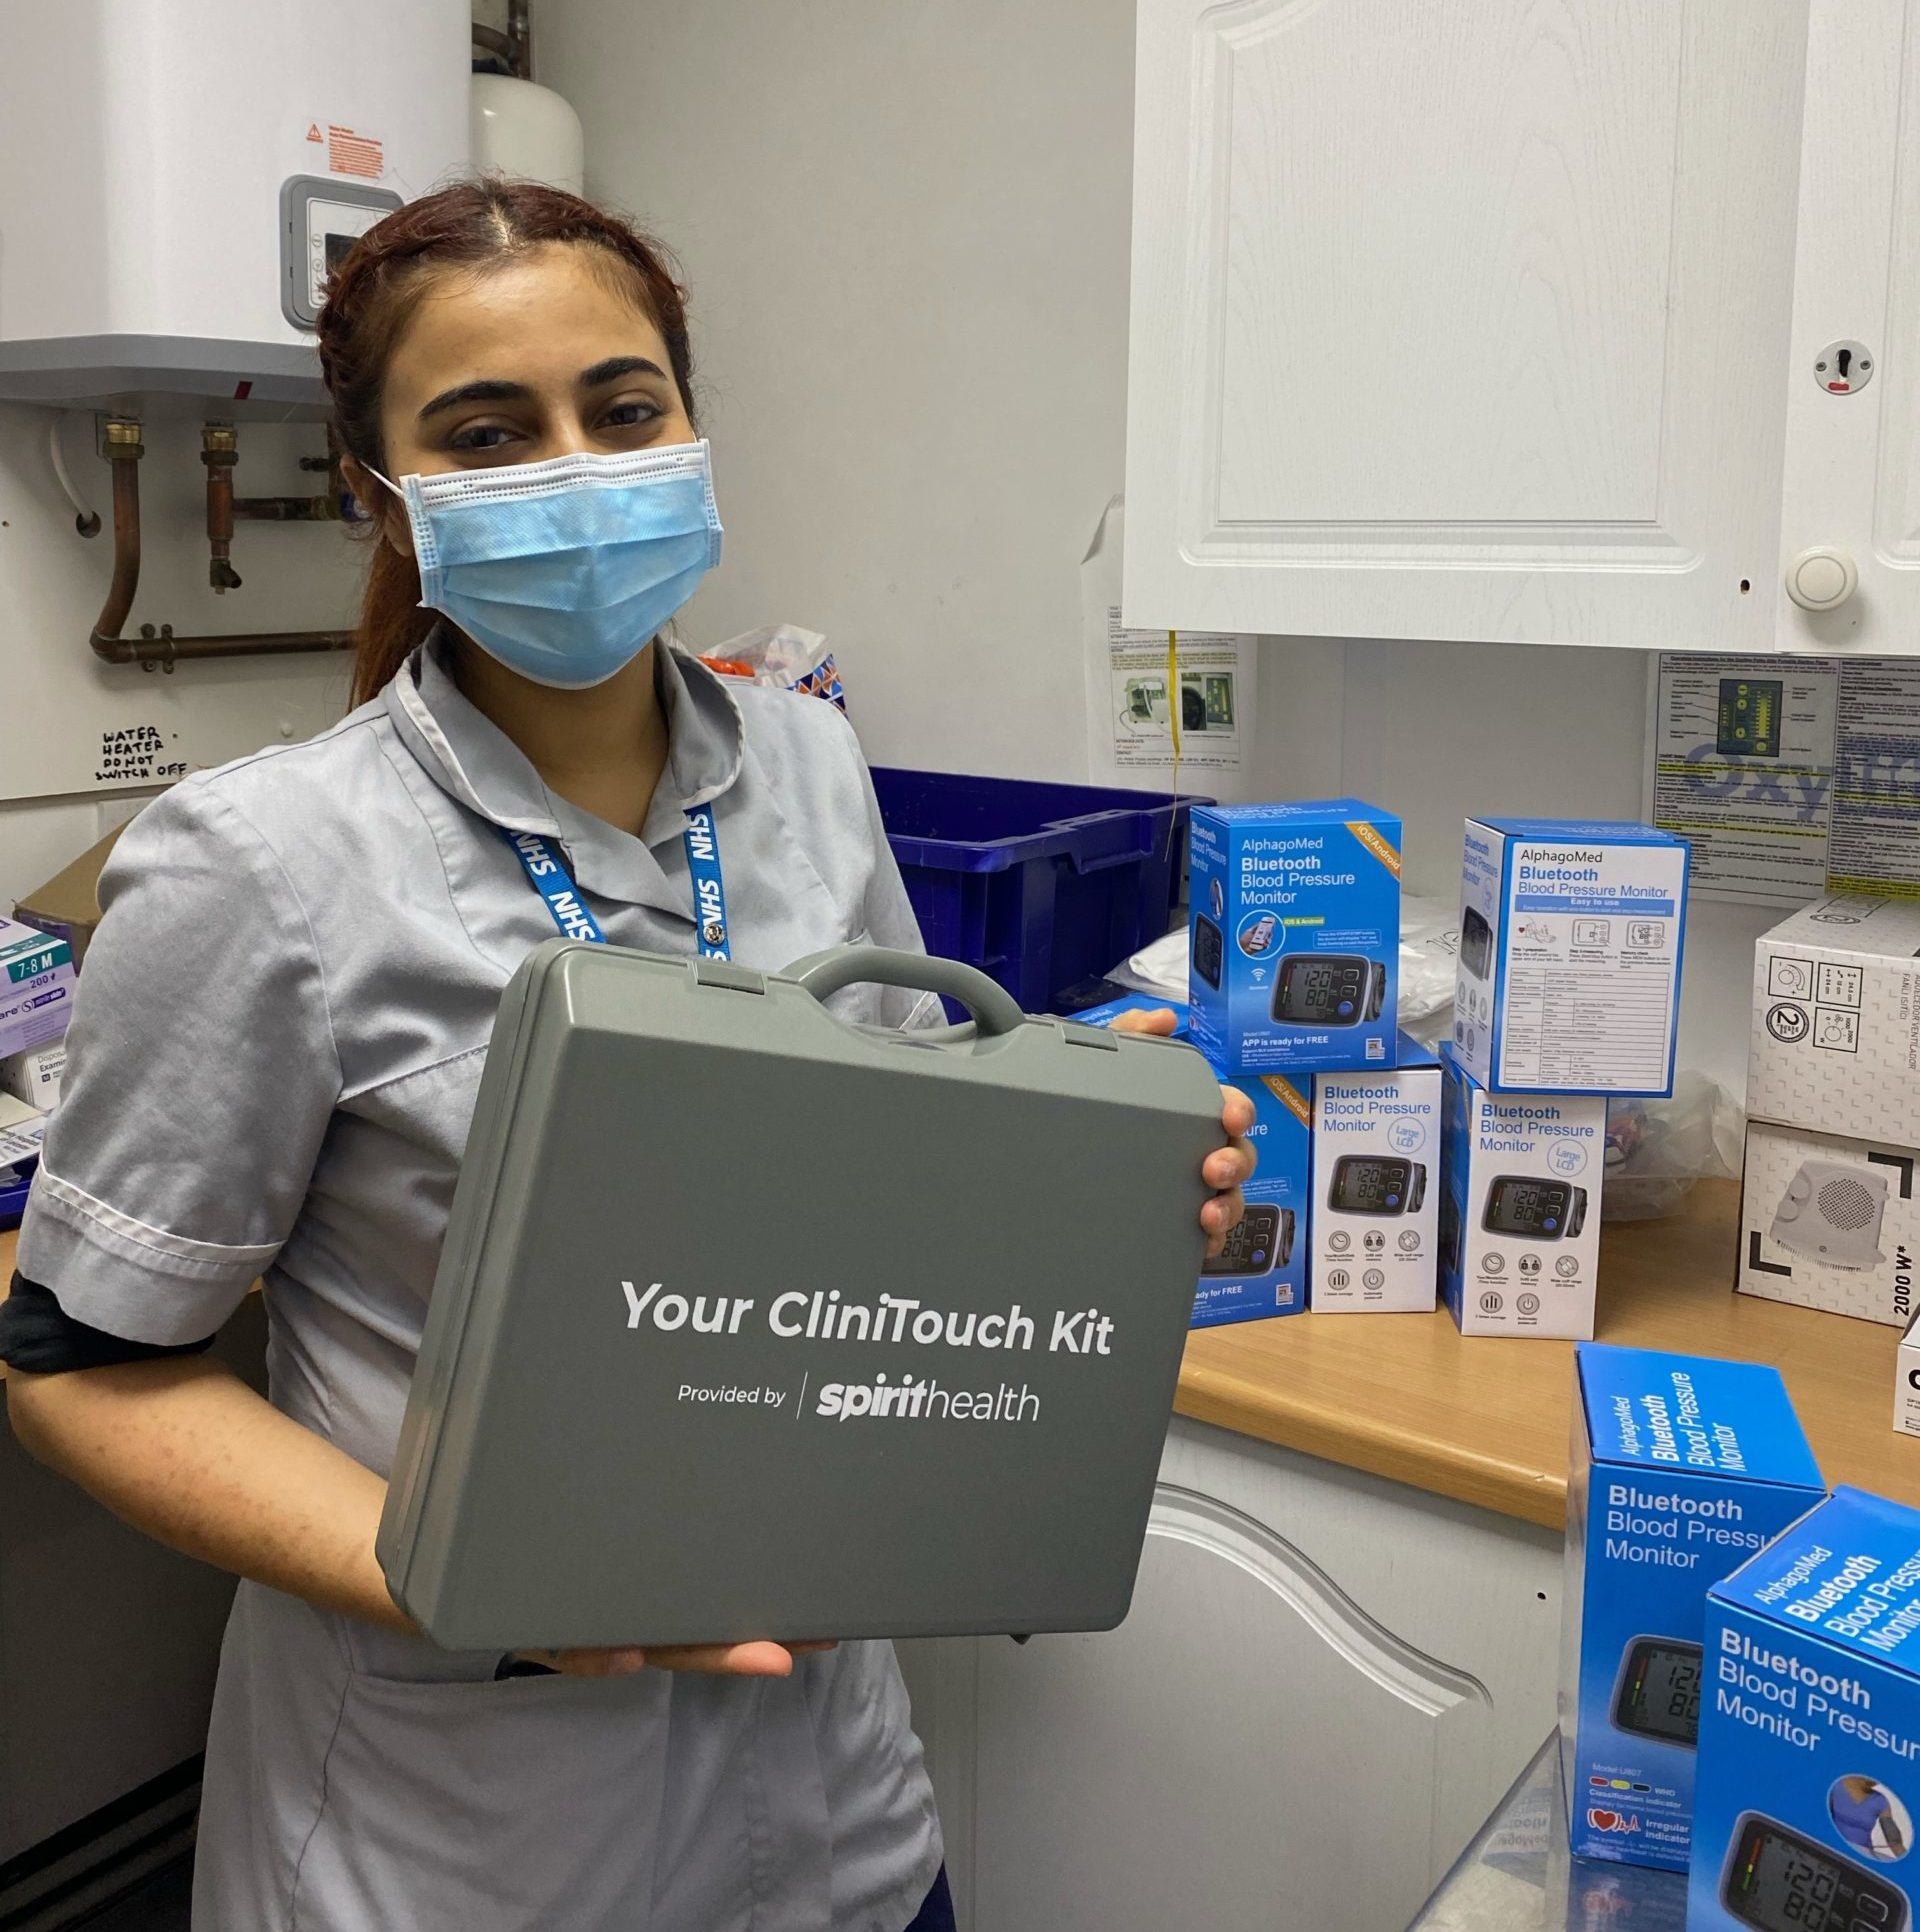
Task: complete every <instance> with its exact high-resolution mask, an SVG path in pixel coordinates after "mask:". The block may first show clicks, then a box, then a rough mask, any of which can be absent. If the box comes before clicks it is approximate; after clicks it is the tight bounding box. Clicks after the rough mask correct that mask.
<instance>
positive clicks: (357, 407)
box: [320, 178, 693, 704]
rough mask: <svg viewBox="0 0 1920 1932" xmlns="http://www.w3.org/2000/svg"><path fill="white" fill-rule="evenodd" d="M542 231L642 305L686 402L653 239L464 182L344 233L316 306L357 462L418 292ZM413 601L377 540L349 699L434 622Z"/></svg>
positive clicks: (369, 446) (337, 430)
mask: <svg viewBox="0 0 1920 1932" xmlns="http://www.w3.org/2000/svg"><path fill="white" fill-rule="evenodd" d="M549 242H575V243H578V244H579V245H580V246H582V247H585V248H593V249H598V250H599V251H600V252H601V253H602V254H603V255H605V256H606V258H607V260H608V263H609V266H610V268H611V269H612V271H613V272H614V273H615V274H617V275H618V276H619V277H620V278H621V282H622V285H623V287H625V288H626V289H627V290H628V291H629V292H630V293H631V294H632V297H633V299H634V301H635V302H636V303H637V305H638V306H639V308H640V310H641V312H642V313H643V314H644V315H646V316H647V318H648V319H649V320H650V321H651V322H652V323H653V325H654V326H655V327H656V328H657V329H658V330H659V331H660V333H661V335H662V337H664V338H665V341H666V345H667V356H668V360H669V361H670V363H671V365H672V370H673V378H674V381H675V382H677V383H678V384H679V386H680V394H681V397H682V399H683V400H685V401H686V403H687V405H688V408H689V410H691V408H692V398H693V388H692V382H693V351H692V347H691V345H690V344H689V342H688V339H687V296H686V290H685V289H683V288H682V287H681V286H680V282H679V278H678V276H677V274H676V273H675V270H674V265H673V260H672V258H671V257H670V256H669V255H668V254H667V252H666V250H665V249H663V248H662V247H661V246H660V245H659V243H657V242H655V241H653V240H651V239H649V238H648V237H647V236H645V235H643V234H641V233H640V231H639V230H638V229H637V228H634V227H633V226H632V225H631V224H630V223H628V222H625V221H623V220H621V219H620V217H619V216H617V215H612V214H609V213H607V211H606V210H605V209H602V208H596V207H595V206H594V205H593V204H592V202H590V201H582V200H581V198H580V197H579V196H578V195H570V194H567V193H566V192H564V191H563V190H562V189H559V188H548V187H543V186H541V185H540V184H539V183H538V182H533V181H506V180H501V179H498V178H489V179H486V180H481V181H463V182H460V183H459V184H457V185H456V186H454V187H451V188H443V189H441V190H440V192H439V193H438V194H431V195H427V196H425V197H424V198H423V199H422V200H419V201H410V202H408V204H407V205H406V206H405V207H404V208H396V209H395V210H394V211H393V213H392V214H390V215H389V216H387V218H386V219H385V220H384V221H381V222H377V223H376V224H375V225H374V226H373V227H372V228H370V229H368V230H367V232H366V233H365V234H364V235H362V236H361V237H360V239H359V240H358V241H357V242H356V243H355V244H354V246H353V250H352V252H351V253H350V254H349V255H348V256H347V259H346V260H345V261H344V262H342V263H341V265H340V267H339V269H338V270H337V271H336V272H335V274H334V277H333V280H332V282H331V283H330V284H329V286H328V289H327V301H326V306H325V307H324V308H323V309H322V310H321V311H320V373H321V375H322V376H323V377H324V378H325V380H326V385H327V393H328V395H329V396H330V397H331V398H332V402H333V416H332V427H333V435H334V441H335V443H336V444H337V446H338V447H339V449H340V450H341V451H342V452H343V453H344V454H345V455H348V456H351V457H352V458H353V459H354V461H355V462H357V463H359V464H360V465H361V466H362V467H363V468H366V469H376V470H386V469H387V462H386V457H385V453H384V451H383V449H382V447H381V441H380V390H381V385H382V383H383V381H384V380H385V377H386V372H387V362H388V359H389V358H390V357H391V356H392V354H393V349H394V345H395V343H397V342H398V341H399V339H400V335H401V332H402V331H403V330H404V329H405V327H406V325H407V321H408V319H409V318H410V317H411V315H412V313H413V310H414V306H415V304H416V303H417V302H418V300H419V298H420V295H421V293H422V292H423V290H424V289H425V287H426V286H427V284H428V283H429V282H430V281H431V280H432V279H433V277H434V276H435V275H436V274H437V273H438V272H440V271H442V270H445V269H451V268H459V269H466V270H469V271H475V270H477V271H480V272H482V273H484V272H485V271H486V270H487V269H488V268H489V267H493V266H497V265H503V264H505V263H507V262H510V261H512V260H514V259H515V258H516V257H518V256H521V255H524V254H525V253H526V252H527V251H528V250H529V249H534V248H539V247H542V246H544V245H545V244H546V243H549ZM435 621H436V620H435V617H434V613H433V612H432V611H428V610H422V609H421V608H420V578H419V573H418V572H417V571H416V570H415V569H414V566H413V559H412V558H411V557H405V556H402V555H401V554H400V553H399V552H398V551H397V550H395V549H394V548H393V546H392V545H391V544H388V543H376V544H375V545H374V550H373V561H372V564H371V565H370V567H369V569H368V572H367V588H366V595H365V598H364V600H363V602H362V604H361V608H360V626H359V637H358V642H357V644H356V647H355V648H356V656H355V661H354V667H353V701H354V703H355V704H363V703H365V702H366V700H367V699H368V698H370V697H372V696H373V695H374V694H375V693H376V692H377V691H379V690H380V689H381V687H382V686H383V685H385V684H386V682H387V681H388V679H390V678H391V677H392V676H393V674H394V673H395V672H396V671H397V670H399V668H400V667H401V665H402V664H404V663H405V662H406V660H407V658H408V656H409V655H410V654H411V652H412V651H413V650H414V648H415V647H416V646H417V645H418V644H419V643H420V642H421V640H422V639H423V638H425V636H426V635H427V633H428V631H430V630H431V629H432V628H433V625H434V623H435Z"/></svg>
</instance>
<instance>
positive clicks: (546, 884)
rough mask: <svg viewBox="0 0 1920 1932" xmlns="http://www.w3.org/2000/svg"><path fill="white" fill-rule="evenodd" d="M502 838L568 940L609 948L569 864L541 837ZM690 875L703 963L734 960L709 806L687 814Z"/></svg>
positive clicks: (692, 808) (505, 832)
mask: <svg viewBox="0 0 1920 1932" xmlns="http://www.w3.org/2000/svg"><path fill="white" fill-rule="evenodd" d="M500 836H501V837H502V838H503V839H505V840H506V842H507V843H508V845H510V846H511V847H512V848H513V854H514V857H515V858H517V859H518V860H519V861H520V864H521V868H522V870H524V871H525V873H526V875H527V879H528V881H529V883H530V884H531V885H532V887H533V889H534V891H536V892H537V893H539V895H540V896H541V898H543V899H544V900H545V901H546V902H547V910H548V911H549V912H550V913H552V914H553V923H554V924H555V925H556V926H558V927H559V928H560V931H561V934H562V936H563V937H565V938H567V939H585V940H589V941H591V942H592V943H593V944H594V945H596V946H604V945H605V944H606V943H607V935H606V934H605V933H603V932H602V931H601V930H600V922H599V920H597V919H596V918H595V917H594V916H593V914H592V913H591V912H589V911H588V910H587V908H586V906H585V905H584V904H583V903H582V901H581V898H580V892H579V888H578V887H577V886H575V884H574V883H573V878H572V876H571V874H569V872H568V871H567V868H566V862H565V861H564V860H563V859H562V858H561V857H560V855H559V853H557V852H556V851H555V850H554V849H553V847H552V846H550V845H549V844H548V843H547V842H546V840H545V839H543V838H542V837H541V836H540V835H539V833H537V832H509V831H508V830H507V829H506V827H505V826H504V825H503V826H502V827H501V828H500ZM687 870H688V872H689V873H690V874H691V875H692V877H693V912H694V921H693V923H694V929H695V934H696V937H697V940H698V943H699V947H700V956H701V958H702V959H731V958H732V957H733V949H732V947H731V946H730V945H729V944H728V943H727V888H726V882H725V880H724V879H723V878H722V877H721V873H720V834H719V833H718V832H717V831H716V830H715V829H714V823H713V811H712V808H711V807H710V806H706V805H694V806H689V807H688V809H687Z"/></svg>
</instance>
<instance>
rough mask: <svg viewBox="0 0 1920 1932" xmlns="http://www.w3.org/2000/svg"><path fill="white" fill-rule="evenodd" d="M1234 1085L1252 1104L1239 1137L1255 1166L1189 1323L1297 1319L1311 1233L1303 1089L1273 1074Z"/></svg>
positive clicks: (1309, 1128)
mask: <svg viewBox="0 0 1920 1932" xmlns="http://www.w3.org/2000/svg"><path fill="white" fill-rule="evenodd" d="M1234 1085H1235V1086H1237V1087H1238V1088H1239V1089H1240V1091H1241V1092H1242V1093H1244V1094H1245V1095H1246V1096H1247V1098H1248V1099H1249V1100H1251V1101H1252V1102H1253V1126H1252V1128H1251V1129H1250V1130H1249V1132H1248V1136H1247V1138H1248V1139H1249V1140H1250V1141H1251V1142H1252V1143H1253V1151H1254V1153H1255V1154H1256V1155H1257V1156H1258V1157H1259V1162H1260V1165H1259V1167H1258V1168H1257V1169H1256V1170H1255V1172H1254V1176H1253V1179H1252V1180H1250V1181H1249V1182H1248V1183H1247V1187H1246V1196H1247V1211H1246V1215H1245V1217H1244V1218H1243V1219H1242V1220H1241V1223H1240V1225H1239V1226H1238V1227H1237V1228H1235V1229H1234V1231H1233V1232H1232V1233H1231V1234H1230V1235H1228V1236H1227V1245H1226V1250H1225V1252H1224V1253H1222V1254H1218V1255H1215V1256H1213V1257H1212V1258H1211V1259H1209V1260H1208V1261H1207V1262H1206V1263H1205V1264H1204V1265H1203V1266H1202V1268H1201V1272H1200V1287H1199V1291H1198V1292H1197V1293H1196V1294H1195V1296H1194V1298H1193V1325H1194V1327H1195V1328H1211V1327H1214V1326H1216V1325H1218V1324H1221V1323H1225V1322H1251V1321H1258V1320H1260V1319H1261V1318H1262V1317H1264V1316H1268V1315H1297V1314H1299V1313H1300V1311H1301V1310H1302V1309H1303V1308H1305V1307H1306V1305H1307V1256H1308V1241H1309V1238H1310V1235H1311V1232H1312V1206H1311V1199H1312V1187H1311V1185H1310V1181H1311V1177H1312V1172H1313V1103H1312V1102H1311V1100H1309V1098H1308V1097H1307V1090H1306V1088H1305V1087H1304V1086H1295V1085H1294V1083H1293V1082H1292V1081H1291V1080H1288V1079H1285V1078H1284V1077H1282V1076H1281V1075H1279V1074H1251V1075H1242V1076H1240V1077H1239V1078H1237V1079H1235V1080H1234Z"/></svg>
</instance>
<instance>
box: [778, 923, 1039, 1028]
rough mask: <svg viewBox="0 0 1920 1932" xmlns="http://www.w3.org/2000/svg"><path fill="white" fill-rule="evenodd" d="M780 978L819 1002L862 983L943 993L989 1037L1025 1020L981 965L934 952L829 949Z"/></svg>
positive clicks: (1016, 1004) (1015, 1003)
mask: <svg viewBox="0 0 1920 1932" xmlns="http://www.w3.org/2000/svg"><path fill="white" fill-rule="evenodd" d="M780 977H781V978H782V979H796V980H798V981H799V982H800V984H801V985H802V986H804V987H805V988H806V989H807V991H808V992H809V993H811V994H812V995H813V996H814V998H815V999H817V1000H824V999H826V998H827V997H828V996H829V995H830V994H833V993H837V992H839V991H840V989H841V988H842V987H844V986H858V985H861V984H862V983H870V984H872V985H875V986H901V987H905V988H906V990H907V991H908V992H911V993H942V994H944V995H945V996H946V997H947V998H948V999H950V1000H958V1001H959V1002H960V1004H961V1005H962V1006H964V1007H965V1008H966V1009H967V1011H968V1012H969V1013H971V1014H972V1015H973V1017H974V1022H975V1024H976V1025H977V1026H978V1028H979V1030H980V1034H981V1036H982V1037H983V1038H987V1039H991V1038H993V1037H994V1036H995V1035H997V1034H1001V1033H1011V1032H1012V1031H1013V1030H1014V1028H1015V1027H1017V1026H1024V1025H1025V1024H1026V1019H1027V1016H1026V1015H1025V1014H1024V1013H1023V1012H1021V1010H1020V1002H1019V1001H1018V1000H1016V999H1015V998H1014V997H1013V995H1012V994H1011V993H1009V992H1008V991H1007V989H1006V988H1005V987H1004V986H1002V985H1000V983H999V982H998V981H997V980H991V979H989V978H988V977H987V976H986V974H985V973H983V972H981V971H980V970H979V969H978V968H977V967H973V966H963V965H961V963H960V962H959V961H958V960H957V959H940V958H938V957H936V956H935V955H934V954H932V953H903V952H896V951H894V950H893V949H892V948H891V947H887V946H830V947H829V948H828V949H827V950H826V951H825V952H823V953H809V954H808V955H807V957H806V958H805V959H796V960H795V961H794V962H793V964H792V965H791V966H789V967H788V968H787V970H786V971H785V972H784V973H782V974H781V975H780Z"/></svg>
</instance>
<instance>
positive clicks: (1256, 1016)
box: [1187, 798, 1400, 1074]
mask: <svg viewBox="0 0 1920 1932" xmlns="http://www.w3.org/2000/svg"><path fill="white" fill-rule="evenodd" d="M1187 846H1188V857H1189V883H1188V891H1189V896H1190V897H1191V900H1192V907H1193V909H1192V914H1191V920H1190V924H1191V933H1192V942H1193V944H1192V957H1191V959H1190V961H1189V996H1190V999H1191V1004H1192V1029H1193V1040H1194V1044H1195V1045H1196V1046H1197V1047H1199V1048H1200V1050H1201V1051H1202V1052H1203V1053H1204V1054H1205V1055H1206V1056H1207V1058H1208V1059H1209V1060H1211V1061H1212V1062H1213V1064H1214V1065H1215V1066H1216V1067H1219V1068H1220V1069H1222V1071H1224V1072H1226V1073H1228V1074H1238V1073H1279V1074H1292V1073H1299V1072H1311V1071H1313V1070H1314V1069H1316V1068H1321V1067H1363V1066H1382V1067H1384V1066H1389V1065H1391V1064H1392V1061H1393V1043H1394V1034H1395V1031H1396V1011H1397V1005H1398V995H1397V984H1398V977H1397V976H1398V969H1399V961H1400V821H1399V820H1398V819H1397V818H1395V817H1394V816H1393V815H1392V814H1391V813H1389V812H1382V811H1379V810H1377V809H1376V808H1375V807H1374V806H1371V805H1366V804H1363V803H1362V802H1361V801H1360V800H1359V799H1357V798H1326V799H1314V800H1308V801H1303V802H1301V803H1297V804H1280V805H1207V806H1200V807H1197V808H1196V809H1195V811H1194V814H1193V818H1192V820H1191V823H1190V825H1189V829H1188V834H1187Z"/></svg>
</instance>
